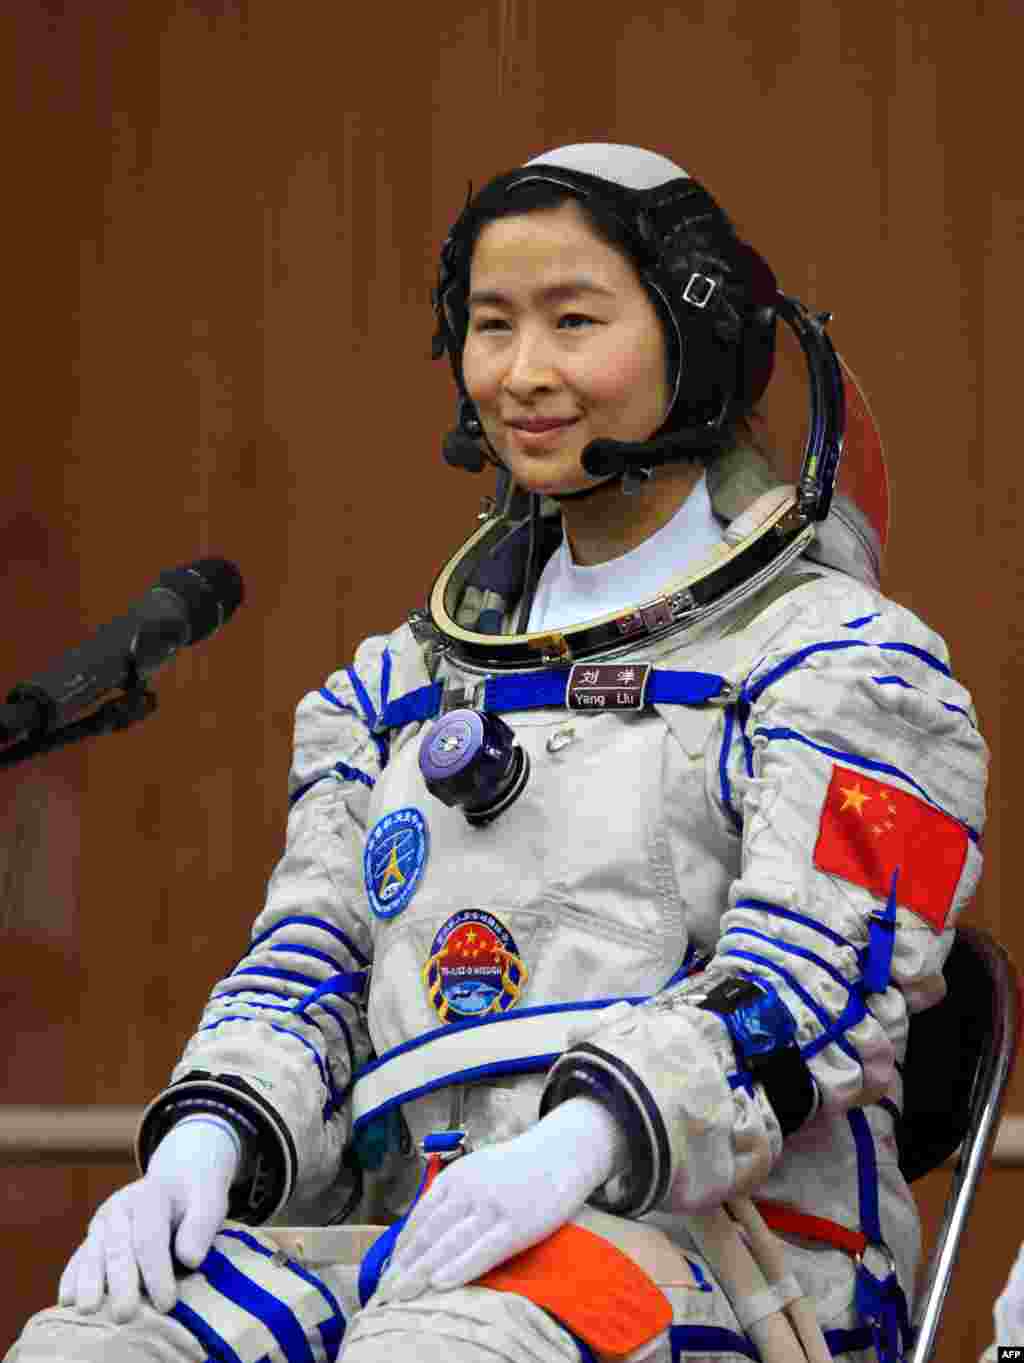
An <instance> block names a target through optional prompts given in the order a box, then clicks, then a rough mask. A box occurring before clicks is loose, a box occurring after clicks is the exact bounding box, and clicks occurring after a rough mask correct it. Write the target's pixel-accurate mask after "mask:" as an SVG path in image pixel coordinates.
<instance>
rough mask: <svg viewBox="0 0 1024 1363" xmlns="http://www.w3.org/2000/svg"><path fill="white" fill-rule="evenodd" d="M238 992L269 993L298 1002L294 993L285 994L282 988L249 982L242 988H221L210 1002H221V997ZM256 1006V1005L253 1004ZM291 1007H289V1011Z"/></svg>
mask: <svg viewBox="0 0 1024 1363" xmlns="http://www.w3.org/2000/svg"><path fill="white" fill-rule="evenodd" d="M238 994H269V995H270V997H271V998H273V999H288V1001H289V1002H290V1003H294V1002H297V1000H296V998H295V995H294V994H284V993H282V992H281V990H280V989H261V988H260V987H259V985H256V984H247V985H245V987H244V988H242V989H221V990H220V991H219V992H218V993H216V994H211V995H210V1003H219V1002H220V1000H221V999H232V998H235V996H236V995H238ZM253 1006H254V1007H255V1005H253ZM262 1006H263V1007H266V1008H270V1007H271V1005H270V1004H269V1003H268V1004H264V1005H262ZM290 1011H291V1009H289V1012H290Z"/></svg>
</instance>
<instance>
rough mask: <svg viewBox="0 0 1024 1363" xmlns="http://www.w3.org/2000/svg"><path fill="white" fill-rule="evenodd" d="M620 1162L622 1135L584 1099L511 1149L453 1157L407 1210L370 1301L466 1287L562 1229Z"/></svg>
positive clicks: (508, 1144)
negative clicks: (406, 1219) (405, 1220)
mask: <svg viewBox="0 0 1024 1363" xmlns="http://www.w3.org/2000/svg"><path fill="white" fill-rule="evenodd" d="M627 1160H628V1149H627V1146H626V1138H625V1134H624V1133H623V1131H622V1128H621V1127H620V1125H619V1123H618V1122H617V1121H616V1119H615V1118H614V1117H613V1116H612V1114H611V1113H610V1112H609V1111H608V1110H607V1108H605V1107H604V1106H603V1105H602V1104H601V1103H599V1102H597V1101H596V1100H595V1099H593V1098H570V1099H569V1100H568V1102H565V1103H561V1104H560V1105H559V1106H558V1107H556V1108H555V1109H554V1111H552V1112H549V1113H548V1115H547V1116H546V1117H545V1118H544V1119H543V1120H542V1121H540V1122H537V1124H536V1125H535V1126H532V1127H530V1129H529V1130H528V1131H524V1132H523V1133H522V1135H520V1136H516V1137H515V1138H514V1139H513V1140H510V1141H505V1142H504V1143H503V1144H501V1145H493V1146H489V1147H488V1148H487V1149H485V1150H476V1151H474V1152H473V1153H472V1154H469V1155H464V1156H462V1158H461V1159H458V1160H456V1161H455V1162H454V1163H453V1164H452V1165H450V1167H449V1168H447V1169H446V1170H445V1171H444V1172H443V1173H441V1174H439V1175H438V1176H437V1178H436V1179H435V1180H434V1182H433V1183H432V1184H431V1186H430V1190H429V1191H428V1192H427V1193H425V1194H424V1196H423V1197H422V1198H421V1200H420V1202H419V1203H418V1204H417V1206H416V1207H415V1208H414V1209H413V1211H412V1214H411V1215H410V1217H409V1220H408V1222H407V1223H406V1225H405V1227H404V1228H403V1230H402V1233H401V1235H400V1236H399V1237H398V1241H397V1243H396V1246H395V1253H394V1255H393V1257H392V1260H391V1265H390V1267H389V1268H388V1271H387V1273H385V1275H384V1277H383V1278H382V1279H381V1283H380V1287H379V1288H378V1291H377V1296H376V1300H377V1301H387V1300H396V1301H408V1300H410V1299H411V1298H412V1297H416V1296H419V1294H420V1293H421V1292H422V1291H424V1290H425V1289H426V1287H427V1286H428V1285H429V1286H431V1287H434V1288H439V1289H441V1290H446V1289H448V1288H453V1287H461V1286H462V1285H463V1284H464V1283H468V1282H472V1281H473V1280H474V1279H475V1278H478V1277H479V1276H480V1275H481V1274H482V1273H486V1272H487V1271H488V1269H491V1268H493V1267H494V1266H495V1265H496V1264H500V1263H504V1261H505V1260H506V1259H510V1258H511V1257H512V1256H513V1255H515V1254H520V1253H521V1252H522V1251H523V1250H524V1249H529V1248H530V1246H531V1245H536V1244H538V1243H539V1242H540V1241H541V1240H544V1239H546V1238H547V1236H549V1235H551V1233H552V1232H553V1231H556V1230H557V1229H558V1228H559V1226H562V1225H564V1224H565V1223H566V1221H569V1220H571V1219H572V1217H574V1216H575V1215H576V1213H577V1212H578V1211H579V1210H580V1208H581V1207H582V1206H583V1204H584V1203H585V1202H586V1200H587V1198H588V1197H589V1196H590V1194H591V1193H592V1192H593V1191H594V1189H595V1188H599V1187H600V1186H601V1184H602V1183H605V1182H607V1180H608V1179H609V1178H611V1176H612V1175H613V1174H614V1173H616V1172H618V1170H619V1169H620V1168H623V1167H624V1166H625V1164H626V1162H627Z"/></svg>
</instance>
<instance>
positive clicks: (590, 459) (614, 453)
mask: <svg viewBox="0 0 1024 1363" xmlns="http://www.w3.org/2000/svg"><path fill="white" fill-rule="evenodd" d="M629 449H630V446H629V445H627V444H626V443H625V441H622V440H603V439H599V440H591V441H589V443H588V444H587V447H586V449H584V451H583V455H582V457H581V459H580V463H581V464H582V465H583V468H584V469H585V471H586V472H587V473H589V474H590V476H591V478H603V477H604V476H605V475H606V474H608V473H625V471H626V468H627V467H628V464H629V460H628V458H627V454H626V452H627V451H628V450H629Z"/></svg>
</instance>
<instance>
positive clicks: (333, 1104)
mask: <svg viewBox="0 0 1024 1363" xmlns="http://www.w3.org/2000/svg"><path fill="white" fill-rule="evenodd" d="M254 1021H256V1019H255V1018H250V1017H246V1016H245V1014H244V1013H228V1014H226V1015H225V1016H224V1017H222V1018H218V1019H217V1021H216V1022H208V1023H206V1024H205V1025H204V1026H202V1027H200V1028H199V1030H200V1031H201V1032H212V1031H214V1030H215V1029H216V1028H217V1027H219V1026H220V1025H221V1023H224V1022H254ZM266 1026H268V1027H269V1028H270V1029H271V1030H272V1031H275V1032H280V1033H281V1034H282V1035H283V1036H290V1037H294V1038H295V1040H296V1041H299V1042H301V1043H302V1045H303V1046H305V1048H306V1050H307V1051H309V1053H310V1055H312V1057H313V1059H314V1060H315V1061H316V1067H317V1070H318V1071H319V1072H320V1078H321V1080H322V1081H323V1086H324V1088H325V1089H326V1090H327V1092H328V1093H329V1094H330V1101H329V1102H328V1103H327V1106H326V1108H325V1110H324V1121H326V1120H327V1118H328V1117H329V1116H330V1115H332V1114H333V1113H334V1112H335V1111H336V1110H337V1107H338V1088H337V1085H336V1084H335V1082H334V1075H333V1074H332V1073H331V1066H330V1062H328V1061H324V1060H322V1059H321V1058H320V1055H319V1053H318V1052H317V1049H316V1047H315V1046H314V1045H313V1043H312V1042H311V1041H309V1040H307V1038H306V1037H304V1036H302V1034H301V1033H299V1032H293V1031H292V1029H291V1028H290V1027H279V1026H278V1025H277V1023H276V1022H268V1023H266Z"/></svg>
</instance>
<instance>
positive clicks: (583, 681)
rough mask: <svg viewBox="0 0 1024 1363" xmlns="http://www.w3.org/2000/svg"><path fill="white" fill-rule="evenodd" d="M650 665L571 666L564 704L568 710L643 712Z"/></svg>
mask: <svg viewBox="0 0 1024 1363" xmlns="http://www.w3.org/2000/svg"><path fill="white" fill-rule="evenodd" d="M650 671H651V664H650V663H574V664H573V666H572V668H571V670H570V672H569V684H568V687H567V689H566V695H565V704H566V707H567V708H568V709H570V710H642V709H643V707H644V695H645V693H646V691H647V678H648V677H649V675H650Z"/></svg>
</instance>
